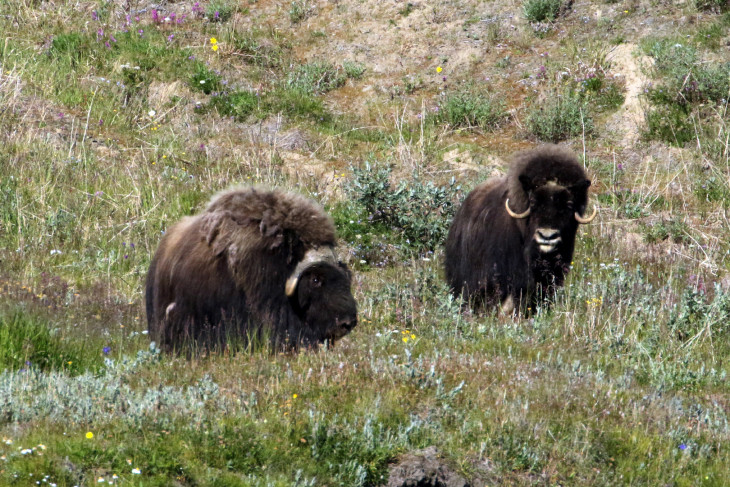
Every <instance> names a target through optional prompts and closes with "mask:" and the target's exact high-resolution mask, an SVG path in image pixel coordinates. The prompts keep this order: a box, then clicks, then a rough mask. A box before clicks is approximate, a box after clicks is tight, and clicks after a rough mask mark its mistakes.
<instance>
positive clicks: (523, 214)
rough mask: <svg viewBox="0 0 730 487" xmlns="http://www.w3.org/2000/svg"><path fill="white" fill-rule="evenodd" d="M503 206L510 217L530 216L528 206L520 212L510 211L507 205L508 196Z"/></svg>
mask: <svg viewBox="0 0 730 487" xmlns="http://www.w3.org/2000/svg"><path fill="white" fill-rule="evenodd" d="M504 207H505V208H506V209H507V213H509V216H511V217H512V218H520V219H521V218H527V217H528V216H530V208H529V207H528V208H527V210H525V211H523V212H522V213H515V212H514V211H512V210H511V209H510V207H509V198H507V200H506V201H505V202H504Z"/></svg>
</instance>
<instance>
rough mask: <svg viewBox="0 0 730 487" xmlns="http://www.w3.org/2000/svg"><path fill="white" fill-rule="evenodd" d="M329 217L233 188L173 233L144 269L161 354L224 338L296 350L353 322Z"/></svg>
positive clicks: (286, 196)
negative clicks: (265, 341)
mask: <svg viewBox="0 0 730 487" xmlns="http://www.w3.org/2000/svg"><path fill="white" fill-rule="evenodd" d="M335 239H336V236H335V228H334V224H333V222H332V219H331V218H330V217H329V216H328V215H327V214H326V213H325V212H324V210H323V209H322V208H321V207H320V206H319V205H317V204H316V203H314V202H312V201H310V200H308V199H306V198H304V197H302V196H300V195H297V194H292V193H285V192H282V191H277V190H273V191H272V190H267V189H262V188H255V187H251V188H239V189H232V190H228V191H224V192H222V193H220V194H218V195H216V196H214V197H213V198H212V199H211V201H210V203H209V204H208V206H207V208H206V209H205V211H203V212H202V213H201V214H199V215H195V216H191V217H185V218H183V219H182V220H181V221H180V222H179V223H177V224H176V225H174V226H173V227H172V228H170V229H169V230H168V231H167V233H166V235H165V236H164V237H163V238H162V241H161V242H160V246H159V249H158V250H157V253H156V254H155V257H154V258H153V260H152V263H151V264H150V269H149V273H148V276H147V286H146V304H147V322H148V327H149V332H150V335H151V337H152V339H153V340H155V341H157V343H158V344H159V345H160V347H161V348H162V349H163V350H173V349H178V348H180V347H181V346H183V345H185V344H194V345H196V346H198V347H203V348H209V347H218V346H225V345H226V344H227V343H228V341H229V340H230V339H236V340H238V341H241V342H248V341H249V340H250V339H251V338H254V337H256V338H261V339H268V340H271V341H272V342H273V343H274V344H275V345H276V346H279V347H284V348H296V347H298V346H300V345H305V346H309V345H314V344H317V343H321V342H323V341H324V340H330V342H333V341H334V340H335V339H337V338H340V337H341V336H344V335H345V334H346V333H347V332H349V331H350V329H352V328H353V327H354V326H355V324H356V323H357V306H356V303H355V300H354V298H353V297H352V294H351V292H350V281H351V274H350V272H349V270H348V269H347V267H346V266H345V265H344V264H343V263H341V262H339V261H338V260H337V258H336V256H335V254H334V246H335Z"/></svg>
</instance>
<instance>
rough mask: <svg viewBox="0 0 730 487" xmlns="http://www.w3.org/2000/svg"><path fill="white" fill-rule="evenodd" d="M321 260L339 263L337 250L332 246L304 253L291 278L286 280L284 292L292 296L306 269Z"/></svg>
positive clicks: (333, 263)
mask: <svg viewBox="0 0 730 487" xmlns="http://www.w3.org/2000/svg"><path fill="white" fill-rule="evenodd" d="M321 262H324V263H327V264H331V265H334V266H336V265H337V262H338V260H337V256H336V255H335V251H334V249H333V248H332V247H322V248H319V249H309V250H307V253H306V254H304V258H303V259H302V260H301V261H299V263H298V264H297V266H296V267H295V268H294V271H293V272H292V273H291V276H289V279H287V280H286V285H285V286H284V292H285V293H286V295H287V297H288V296H291V295H292V294H294V291H296V289H297V284H299V278H300V277H301V276H302V274H303V273H304V271H306V270H307V269H308V268H310V267H312V266H313V265H316V264H319V263H321Z"/></svg>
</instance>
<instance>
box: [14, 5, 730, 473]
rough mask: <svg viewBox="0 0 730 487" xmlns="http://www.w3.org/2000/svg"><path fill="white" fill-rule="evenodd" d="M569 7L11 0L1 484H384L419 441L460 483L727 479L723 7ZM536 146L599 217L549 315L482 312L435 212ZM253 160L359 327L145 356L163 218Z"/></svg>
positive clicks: (729, 301)
mask: <svg viewBox="0 0 730 487" xmlns="http://www.w3.org/2000/svg"><path fill="white" fill-rule="evenodd" d="M541 3H544V4H546V5H547V6H548V7H549V9H543V10H544V11H545V12H547V13H546V14H540V15H545V17H544V18H543V19H539V18H538V14H539V12H540V11H541V9H542V7H540V4H541ZM556 4H557V2H552V1H547V2H538V1H536V0H535V1H529V2H528V1H524V2H523V1H522V0H508V1H507V2H496V1H476V0H453V1H451V0H450V1H446V2H423V1H417V0H415V1H411V2H409V3H408V4H407V5H406V3H405V2H374V1H370V0H366V1H361V0H358V1H354V0H341V1H339V2H336V3H335V2H324V1H311V0H306V1H304V0H302V1H300V0H296V1H290V0H248V1H237V2H233V1H231V0H216V1H205V0H199V1H198V2H195V1H190V0H180V1H176V2H151V1H146V0H132V1H129V2H112V1H107V0H89V1H85V0H81V1H74V2H70V1H68V0H57V1H55V2H41V1H37V0H6V1H3V2H0V32H2V33H3V35H2V38H1V39H0V369H1V372H0V440H2V441H0V484H1V485H18V486H26V485H27V486H30V485H58V486H74V485H83V486H91V485H100V484H104V485H105V484H112V485H129V486H133V485H134V486H138V485H144V486H155V485H160V486H162V485H171V484H173V485H181V486H188V485H190V486H192V485H199V486H215V485H218V486H223V485H226V486H236V485H241V486H283V485H287V486H288V485H301V486H305V485H343V486H345V485H346V486H352V485H383V484H385V483H386V482H387V477H388V471H389V465H390V464H391V463H393V462H395V461H397V459H398V458H399V457H400V456H401V455H403V454H405V453H407V452H411V451H416V450H419V449H422V448H425V447H428V446H435V447H436V448H437V450H438V452H439V454H440V455H441V458H442V459H443V461H445V462H447V463H448V464H449V465H450V467H451V468H452V469H453V470H455V471H456V472H458V473H459V474H460V475H462V476H463V477H464V478H467V479H469V480H470V482H471V483H472V484H473V485H534V484H539V485H586V486H588V485H591V486H594V485H645V486H654V485H677V486H683V485H717V486H719V485H724V484H725V483H726V482H727V480H726V479H727V478H730V461H729V459H728V447H729V446H730V423H729V422H728V411H730V402H729V401H730V400H729V399H728V398H729V397H730V394H729V392H730V391H729V390H728V387H729V386H728V383H729V382H728V379H727V375H728V368H729V367H730V366H729V365H728V358H729V356H730V340H729V339H728V338H730V319H728V318H729V315H730V291H728V286H729V285H730V279H728V266H729V264H730V253H729V252H730V241H729V240H728V225H729V222H728V220H727V216H726V211H727V205H728V201H730V185H729V183H728V181H729V177H730V163H729V161H728V156H729V152H730V151H729V145H728V140H729V139H728V120H729V119H730V114H728V110H727V108H728V92H729V91H730V86H729V83H730V82H729V81H728V79H729V78H728V62H730V55H729V54H728V50H727V47H726V46H727V44H728V41H730V39H729V38H728V32H730V29H729V27H730V16H729V15H728V13H727V2H724V1H716V0H712V1H707V0H701V1H700V0H697V1H688V2H681V3H679V2H656V1H649V0H635V1H615V0H611V1H604V0H590V1H585V2H562V3H560V4H559V5H558V7H557V8H555V7H554V6H555V5H556ZM533 15H534V18H532V16H533ZM541 141H553V142H559V143H561V144H563V145H565V146H566V147H568V148H570V149H571V150H572V151H573V152H575V153H576V154H578V155H579V158H580V162H581V163H582V164H584V165H585V168H586V171H587V173H588V175H589V177H590V179H591V181H592V185H591V192H590V198H591V201H595V202H596V204H597V205H598V208H599V215H598V217H596V220H594V222H593V223H592V224H591V225H585V226H582V227H581V228H580V230H579V233H578V237H577V244H576V252H575V254H574V259H573V266H572V267H573V268H572V270H571V272H570V273H569V274H568V277H567V279H566V282H565V285H564V286H563V287H562V288H560V289H559V290H557V292H556V296H555V297H554V299H553V300H552V301H553V305H552V306H551V307H550V308H549V309H537V310H535V312H534V314H533V315H532V316H531V317H530V318H529V319H522V320H512V319H510V318H509V317H505V316H499V315H497V314H473V313H471V312H470V311H469V310H468V308H465V307H463V306H462V305H461V304H462V303H460V302H458V301H457V300H455V299H454V298H453V297H451V295H450V293H449V290H448V287H447V286H446V284H445V282H444V281H443V272H442V266H443V239H444V238H445V233H446V230H447V229H448V219H450V218H451V216H452V215H453V211H454V208H455V207H458V204H459V203H460V202H461V200H462V199H463V197H464V195H465V194H466V193H467V192H468V191H469V190H471V189H472V188H473V187H474V186H476V185H477V184H478V183H479V182H481V181H483V180H486V179H487V178H488V177H490V176H491V175H495V174H502V173H503V172H504V169H505V167H504V161H505V159H506V157H507V156H508V155H509V154H511V153H513V152H515V151H517V150H520V149H526V148H530V147H533V146H534V145H536V144H537V143H539V142H541ZM248 182H251V183H256V184H265V185H268V186H277V187H281V188H284V189H297V191H299V192H301V193H302V194H304V195H305V196H307V197H309V198H312V199H314V200H316V201H318V202H319V203H321V204H322V205H323V206H324V207H325V208H326V209H327V211H328V212H329V213H330V214H331V215H332V216H333V218H334V221H335V224H336V227H337V231H338V234H339V235H340V237H341V240H342V241H341V242H340V243H339V245H338V248H339V249H340V252H342V254H343V255H345V256H346V257H347V256H348V255H349V259H350V260H349V264H350V267H351V268H352V269H353V270H354V277H353V286H352V290H353V294H354V296H355V298H356V300H357V302H358V309H359V325H358V327H357V328H355V329H354V330H353V332H352V333H350V334H349V335H348V336H347V337H345V338H343V339H342V340H341V341H340V342H338V343H337V345H336V346H335V347H333V348H331V349H324V350H319V351H309V352H305V353H298V354H272V353H270V352H268V351H266V350H265V349H261V348H253V349H251V348H248V347H239V348H236V347H229V349H228V350H227V351H225V352H220V353H209V354H207V355H202V356H199V357H196V358H194V359H190V360H188V359H187V358H185V357H171V356H166V355H164V354H160V353H159V352H158V350H157V349H156V348H151V347H150V340H149V338H148V336H147V335H146V334H145V330H146V326H145V323H144V322H145V316H144V299H143V284H144V276H145V275H146V272H147V269H148V266H149V263H150V259H151V257H152V255H153V253H154V251H155V250H156V248H157V245H158V244H159V242H160V239H161V237H162V234H163V232H165V230H166V229H167V228H169V226H170V225H172V224H173V223H174V222H176V221H178V220H180V219H181V218H182V217H183V216H185V215H191V214H195V213H197V212H199V211H201V210H202V209H203V206H204V204H205V202H206V201H208V199H209V198H210V196H211V195H212V194H214V193H216V192H218V191H220V190H222V189H224V188H226V187H229V186H230V185H232V184H241V183H244V184H245V183H248Z"/></svg>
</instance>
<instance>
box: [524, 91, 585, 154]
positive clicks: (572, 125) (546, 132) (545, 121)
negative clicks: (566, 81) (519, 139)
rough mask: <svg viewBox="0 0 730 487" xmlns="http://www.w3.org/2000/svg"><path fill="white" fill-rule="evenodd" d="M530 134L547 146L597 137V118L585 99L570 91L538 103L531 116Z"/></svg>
mask: <svg viewBox="0 0 730 487" xmlns="http://www.w3.org/2000/svg"><path fill="white" fill-rule="evenodd" d="M527 130H528V131H529V132H530V133H531V134H533V135H534V136H536V137H537V138H538V139H540V140H543V141H546V142H559V141H561V140H564V139H567V138H570V137H576V136H580V135H582V134H585V135H591V134H592V133H593V118H592V117H591V115H590V111H589V110H588V108H587V106H586V103H585V102H584V101H583V100H582V99H581V96H580V95H579V94H578V93H576V92H574V91H572V90H566V91H564V92H563V94H562V95H560V94H553V95H551V96H550V97H549V98H548V99H547V100H545V101H543V102H540V103H536V104H535V105H533V107H532V108H531V109H530V112H529V113H528V115H527Z"/></svg>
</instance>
